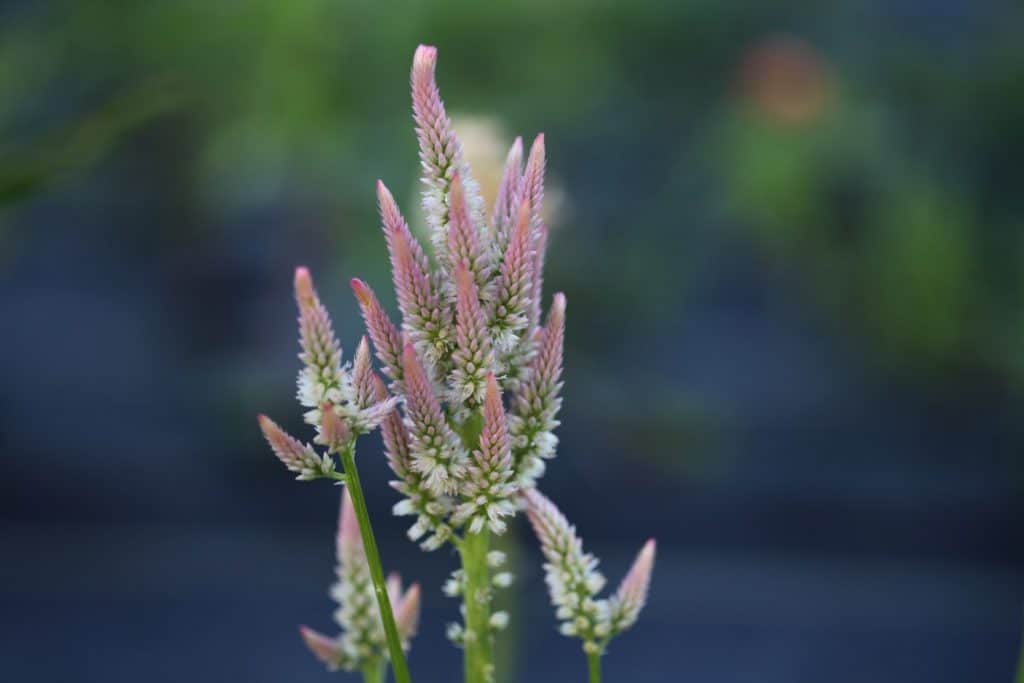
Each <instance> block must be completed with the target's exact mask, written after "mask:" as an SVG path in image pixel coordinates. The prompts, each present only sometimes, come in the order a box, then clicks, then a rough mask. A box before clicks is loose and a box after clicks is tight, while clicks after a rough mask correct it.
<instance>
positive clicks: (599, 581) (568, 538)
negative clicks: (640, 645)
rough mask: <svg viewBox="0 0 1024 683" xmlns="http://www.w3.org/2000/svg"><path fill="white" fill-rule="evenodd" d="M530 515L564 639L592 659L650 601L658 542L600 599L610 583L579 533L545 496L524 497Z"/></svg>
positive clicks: (648, 546) (530, 493)
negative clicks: (578, 645)
mask: <svg viewBox="0 0 1024 683" xmlns="http://www.w3.org/2000/svg"><path fill="white" fill-rule="evenodd" d="M524 496H525V498H526V515H527V517H528V518H529V520H530V524H531V526H533V530H534V531H535V532H536V534H537V539H538V540H539V541H540V546H541V551H542V552H543V554H544V558H545V559H546V560H547V562H546V563H545V564H544V574H545V576H544V580H545V581H546V582H547V584H548V592H549V593H550V595H551V603H552V604H553V605H554V606H555V609H556V611H555V616H556V617H557V618H558V620H559V621H561V626H560V629H559V630H560V631H561V632H562V634H563V635H566V636H574V637H577V638H579V639H581V640H582V641H583V649H584V650H585V651H586V652H587V653H588V654H600V653H602V652H603V651H604V648H605V646H606V645H607V643H608V641H609V640H611V639H612V638H613V637H615V636H616V635H618V634H619V633H622V632H623V631H624V630H626V629H627V628H629V627H630V626H632V625H633V624H634V623H635V622H636V619H637V617H638V616H639V614H640V610H641V609H643V606H644V604H645V603H646V601H647V590H648V587H649V586H650V582H651V571H652V570H653V568H654V551H655V542H654V539H651V540H649V541H647V543H646V544H644V547H643V548H642V549H641V550H640V553H639V554H638V555H637V558H636V560H635V561H634V562H633V566H632V568H631V569H630V570H629V572H628V573H627V574H626V577H625V578H624V579H623V580H622V583H621V584H620V585H619V588H618V590H617V591H616V592H615V594H614V595H612V597H611V598H598V597H597V596H598V593H600V592H601V589H602V588H604V584H605V579H604V576H602V575H601V572H599V571H597V564H598V561H597V558H595V557H594V556H593V555H591V554H589V553H585V552H583V542H582V541H581V540H580V537H579V536H577V535H576V528H575V527H573V526H572V525H571V524H569V520H567V519H566V518H565V515H563V514H562V513H561V511H559V509H558V508H557V507H556V506H555V504H554V503H552V502H551V501H550V500H548V499H547V498H546V497H544V495H543V494H541V493H540V491H538V490H536V489H531V490H529V491H527V492H526V493H525V494H524Z"/></svg>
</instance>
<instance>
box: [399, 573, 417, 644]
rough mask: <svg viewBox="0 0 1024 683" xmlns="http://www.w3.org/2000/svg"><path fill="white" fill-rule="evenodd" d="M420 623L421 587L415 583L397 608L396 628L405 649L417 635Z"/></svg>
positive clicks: (407, 590)
mask: <svg viewBox="0 0 1024 683" xmlns="http://www.w3.org/2000/svg"><path fill="white" fill-rule="evenodd" d="M419 623H420V585H419V584H418V583H414V584H412V585H411V586H409V588H407V589H406V591H405V593H403V594H402V597H401V599H400V600H398V606H397V607H395V626H397V627H398V634H399V635H400V636H401V637H402V641H403V647H406V648H408V641H409V640H410V639H411V638H412V637H413V636H415V635H416V630H417V629H418V628H419Z"/></svg>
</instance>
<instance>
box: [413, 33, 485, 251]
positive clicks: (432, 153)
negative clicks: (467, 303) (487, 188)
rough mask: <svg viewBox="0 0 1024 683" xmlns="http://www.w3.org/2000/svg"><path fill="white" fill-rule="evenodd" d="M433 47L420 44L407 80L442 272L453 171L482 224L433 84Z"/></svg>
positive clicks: (476, 194)
mask: <svg viewBox="0 0 1024 683" xmlns="http://www.w3.org/2000/svg"><path fill="white" fill-rule="evenodd" d="M436 66H437V48H436V47H433V46H430V45H420V46H419V47H418V48H416V54H415V55H414V57H413V64H412V73H411V76H410V82H411V86H412V111H413V120H414V121H415V123H416V137H417V139H418V140H419V153H420V166H421V167H422V169H423V178H422V180H423V184H424V185H426V189H425V190H424V192H423V211H424V214H425V215H426V217H427V224H428V225H429V227H430V233H431V242H432V243H433V245H434V250H435V254H436V255H437V257H438V261H439V265H440V266H441V270H442V271H447V270H448V266H449V264H448V262H447V259H446V254H445V250H446V247H447V241H448V239H447V238H448V227H449V225H448V204H447V202H448V192H449V190H450V189H451V182H452V179H453V178H454V177H455V175H456V174H459V175H460V176H461V177H462V182H463V183H464V185H465V189H466V198H467V204H468V205H469V207H470V213H471V215H472V216H473V222H474V223H476V224H478V225H482V223H483V220H482V206H481V201H480V195H479V191H478V189H477V185H476V183H475V182H474V181H473V180H472V178H471V177H470V173H469V165H468V164H466V162H465V159H464V158H463V155H462V147H461V145H460V144H459V141H458V138H456V136H455V130H454V129H453V128H452V122H451V120H450V119H449V118H448V113H447V112H446V111H445V107H444V102H443V101H442V100H441V92H440V90H439V89H438V87H437V80H436V76H435V69H436Z"/></svg>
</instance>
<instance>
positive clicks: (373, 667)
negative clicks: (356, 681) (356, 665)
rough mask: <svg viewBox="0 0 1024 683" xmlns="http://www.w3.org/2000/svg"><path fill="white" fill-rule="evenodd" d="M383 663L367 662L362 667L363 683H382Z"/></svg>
mask: <svg viewBox="0 0 1024 683" xmlns="http://www.w3.org/2000/svg"><path fill="white" fill-rule="evenodd" d="M384 667H385V664H384V662H367V663H366V665H365V666H363V683H384Z"/></svg>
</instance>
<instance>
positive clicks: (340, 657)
mask: <svg viewBox="0 0 1024 683" xmlns="http://www.w3.org/2000/svg"><path fill="white" fill-rule="evenodd" d="M299 633H300V634H302V639H303V640H304V641H305V642H306V647H308V648H309V649H310V651H311V652H312V653H313V654H314V655H316V658H317V659H319V660H320V661H321V662H323V663H324V664H326V665H327V668H328V669H330V670H331V671H335V670H337V669H338V668H340V667H341V665H342V663H343V662H344V660H345V651H344V650H343V649H342V647H341V643H340V642H339V641H338V640H337V639H334V638H328V637H327V636H325V635H324V634H322V633H319V632H318V631H314V630H313V629H311V628H309V627H308V626H300V627H299Z"/></svg>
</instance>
